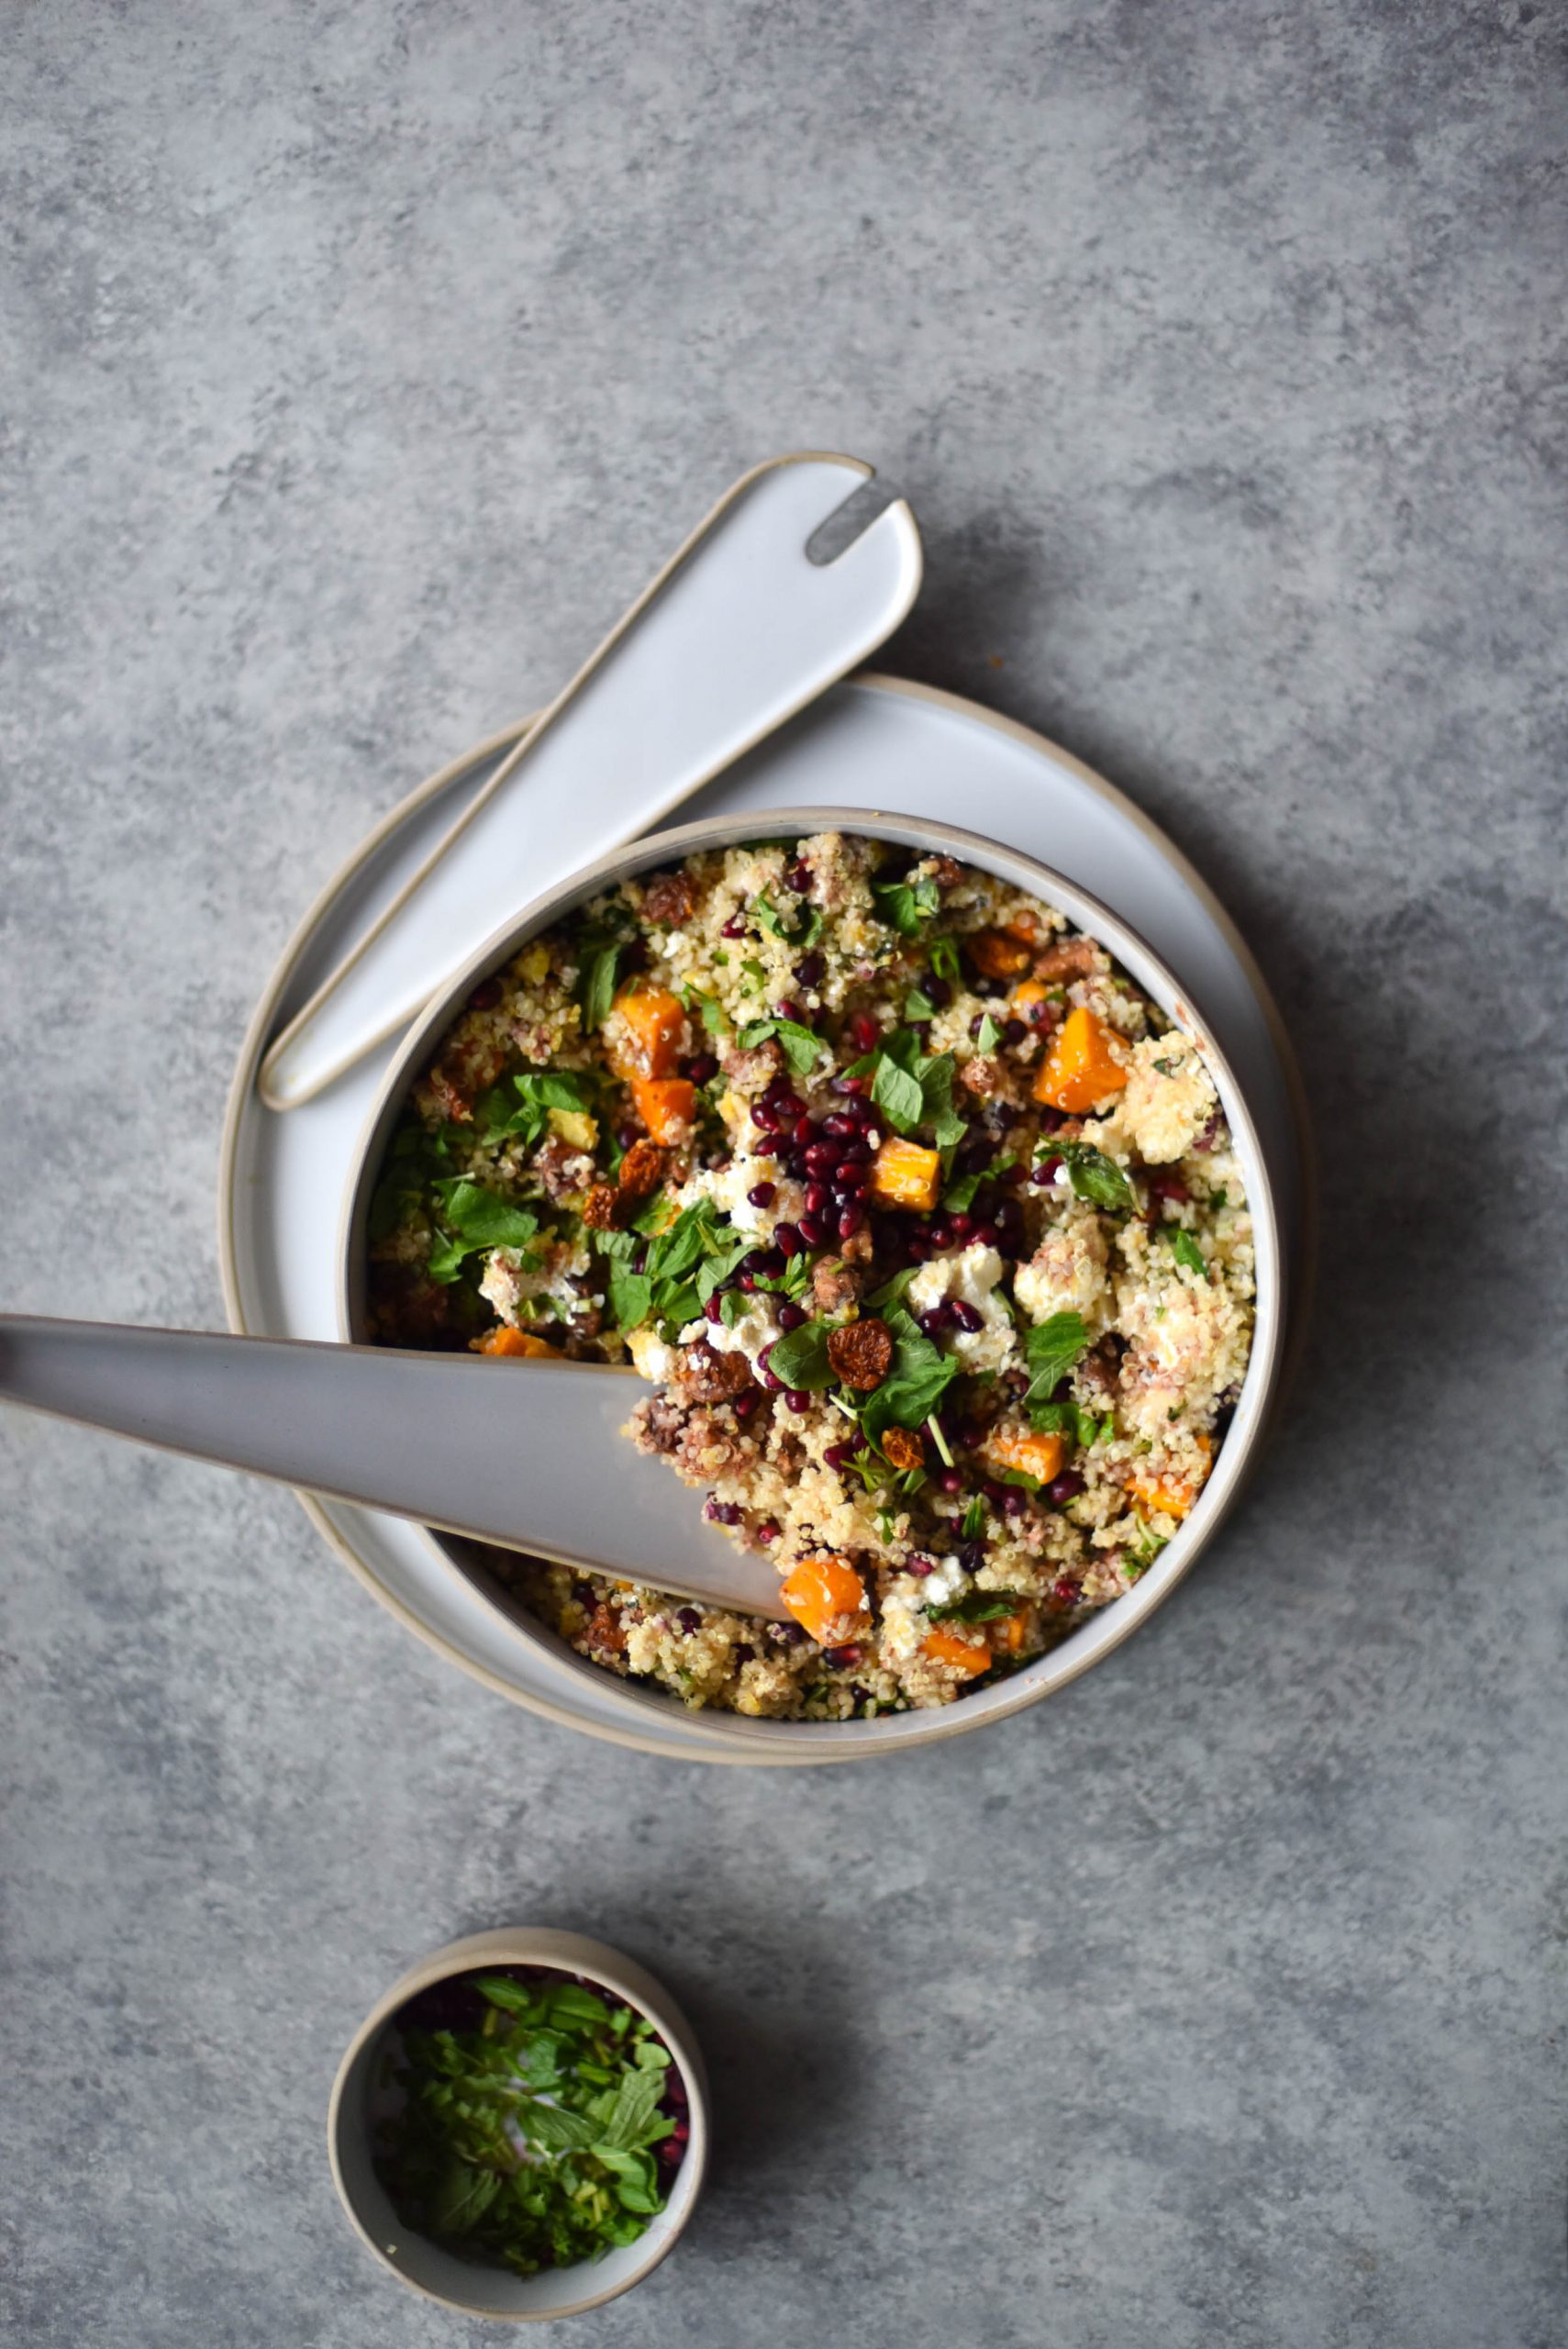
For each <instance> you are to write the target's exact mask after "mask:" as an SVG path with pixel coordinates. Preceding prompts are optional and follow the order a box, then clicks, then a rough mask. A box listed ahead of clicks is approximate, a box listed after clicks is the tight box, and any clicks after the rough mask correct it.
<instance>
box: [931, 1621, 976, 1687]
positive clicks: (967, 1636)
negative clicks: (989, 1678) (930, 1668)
mask: <svg viewBox="0 0 1568 2349" xmlns="http://www.w3.org/2000/svg"><path fill="white" fill-rule="evenodd" d="M920 1653H921V1654H922V1655H928V1656H929V1657H930V1659H931V1662H932V1663H933V1664H946V1665H947V1667H948V1669H949V1671H950V1672H962V1673H963V1674H964V1675H966V1676H967V1677H968V1678H971V1679H973V1678H975V1677H976V1676H977V1675H979V1674H980V1673H982V1672H989V1671H990V1669H991V1642H990V1641H989V1640H988V1639H987V1638H986V1637H985V1634H984V1631H955V1630H953V1629H952V1628H951V1625H949V1624H947V1623H933V1624H932V1626H931V1628H930V1630H929V1631H928V1632H927V1633H926V1636H925V1638H924V1639H923V1640H922V1641H921V1642H920Z"/></svg>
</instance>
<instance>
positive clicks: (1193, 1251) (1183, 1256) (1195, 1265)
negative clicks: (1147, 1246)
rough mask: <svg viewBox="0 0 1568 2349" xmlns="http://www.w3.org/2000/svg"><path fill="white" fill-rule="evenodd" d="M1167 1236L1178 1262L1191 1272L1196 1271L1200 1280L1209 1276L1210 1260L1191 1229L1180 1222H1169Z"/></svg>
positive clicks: (1166, 1229) (1166, 1230)
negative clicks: (1186, 1228)
mask: <svg viewBox="0 0 1568 2349" xmlns="http://www.w3.org/2000/svg"><path fill="white" fill-rule="evenodd" d="M1165 1237H1166V1239H1167V1240H1168V1241H1170V1243H1171V1253H1172V1255H1173V1256H1174V1258H1175V1260H1176V1262H1177V1264H1180V1265H1182V1266H1183V1267H1184V1269H1185V1270H1186V1271H1187V1272H1189V1273H1196V1275H1197V1276H1198V1278H1199V1279H1200V1280H1205V1281H1206V1280H1207V1278H1208V1260H1207V1257H1206V1256H1205V1254H1204V1252H1203V1250H1202V1249H1201V1248H1200V1247H1199V1246H1198V1244H1197V1241H1195V1239H1194V1238H1193V1236H1192V1233H1191V1232H1190V1231H1187V1230H1184V1228H1183V1226H1182V1225H1181V1224H1179V1223H1173V1224H1167V1225H1166V1227H1165Z"/></svg>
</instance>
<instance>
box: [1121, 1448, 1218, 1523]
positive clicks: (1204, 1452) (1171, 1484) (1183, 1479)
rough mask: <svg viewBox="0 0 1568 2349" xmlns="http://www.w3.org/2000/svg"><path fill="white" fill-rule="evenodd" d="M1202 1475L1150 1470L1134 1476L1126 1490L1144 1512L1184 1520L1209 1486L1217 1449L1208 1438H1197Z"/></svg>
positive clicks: (1131, 1477)
mask: <svg viewBox="0 0 1568 2349" xmlns="http://www.w3.org/2000/svg"><path fill="white" fill-rule="evenodd" d="M1197 1448H1198V1453H1199V1455H1200V1458H1201V1461H1202V1467H1201V1471H1200V1472H1199V1473H1198V1474H1197V1475H1195V1476H1193V1477H1187V1476H1177V1475H1172V1474H1171V1473H1170V1472H1169V1471H1161V1472H1159V1473H1152V1472H1151V1471H1150V1470H1148V1469H1145V1470H1143V1471H1142V1473H1141V1474H1139V1473H1136V1472H1135V1473H1134V1474H1133V1475H1130V1476H1129V1478H1128V1480H1127V1489H1128V1491H1129V1493H1130V1494H1131V1495H1132V1497H1133V1498H1134V1500H1139V1501H1141V1502H1142V1504H1143V1506H1144V1508H1156V1509H1163V1510H1164V1512H1165V1514H1166V1516H1167V1517H1185V1515H1186V1514H1187V1511H1188V1510H1189V1509H1190V1508H1192V1505H1193V1503H1194V1502H1195V1500H1196V1498H1197V1497H1198V1495H1199V1493H1201V1492H1202V1490H1203V1488H1204V1486H1205V1485H1206V1484H1207V1482H1208V1471H1209V1464H1210V1462H1211V1461H1212V1460H1213V1458H1214V1446H1213V1444H1212V1443H1210V1442H1209V1440H1208V1438H1207V1436H1206V1435H1199V1436H1198V1438H1197Z"/></svg>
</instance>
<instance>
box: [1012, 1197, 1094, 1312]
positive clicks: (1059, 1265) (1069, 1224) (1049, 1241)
mask: <svg viewBox="0 0 1568 2349" xmlns="http://www.w3.org/2000/svg"><path fill="white" fill-rule="evenodd" d="M1013 1295H1014V1297H1016V1298H1017V1299H1018V1304H1019V1305H1020V1306H1021V1307H1022V1308H1023V1310H1024V1311H1025V1312H1026V1313H1027V1314H1028V1315H1029V1319H1030V1320H1031V1321H1049V1320H1050V1319H1051V1315H1052V1314H1053V1313H1081V1314H1082V1315H1083V1317H1084V1327H1085V1328H1086V1329H1087V1330H1088V1332H1089V1335H1090V1336H1091V1337H1092V1338H1093V1337H1097V1336H1098V1335H1099V1333H1100V1331H1101V1330H1103V1329H1104V1327H1105V1325H1106V1315H1107V1313H1108V1311H1109V1309H1110V1305H1111V1291H1110V1283H1109V1281H1108V1279H1107V1278H1106V1240H1105V1233H1104V1231H1103V1230H1101V1228H1100V1219H1099V1218H1098V1216H1097V1215H1095V1212H1094V1210H1093V1208H1082V1209H1076V1210H1074V1211H1073V1213H1072V1214H1070V1215H1069V1216H1067V1217H1066V1218H1065V1219H1064V1220H1063V1221H1062V1222H1061V1223H1059V1224H1057V1225H1056V1226H1055V1227H1054V1229H1052V1230H1049V1231H1047V1232H1046V1234H1045V1236H1044V1238H1043V1239H1042V1240H1041V1241H1040V1246H1039V1247H1038V1248H1037V1249H1036V1250H1035V1252H1034V1254H1033V1256H1032V1257H1031V1258H1030V1259H1029V1263H1028V1264H1020V1265H1019V1266H1018V1271H1017V1272H1016V1273H1015V1274H1014V1275H1013Z"/></svg>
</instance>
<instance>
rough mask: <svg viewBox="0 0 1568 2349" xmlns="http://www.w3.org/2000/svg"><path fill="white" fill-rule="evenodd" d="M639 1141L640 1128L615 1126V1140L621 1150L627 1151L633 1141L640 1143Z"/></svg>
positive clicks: (640, 1137) (640, 1136) (640, 1135)
mask: <svg viewBox="0 0 1568 2349" xmlns="http://www.w3.org/2000/svg"><path fill="white" fill-rule="evenodd" d="M641 1139H642V1128H641V1127H640V1126H631V1125H627V1126H617V1128H616V1140H617V1141H618V1142H619V1144H620V1146H621V1148H622V1149H623V1150H629V1149H630V1148H631V1145H632V1143H633V1142H634V1141H641Z"/></svg>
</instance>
